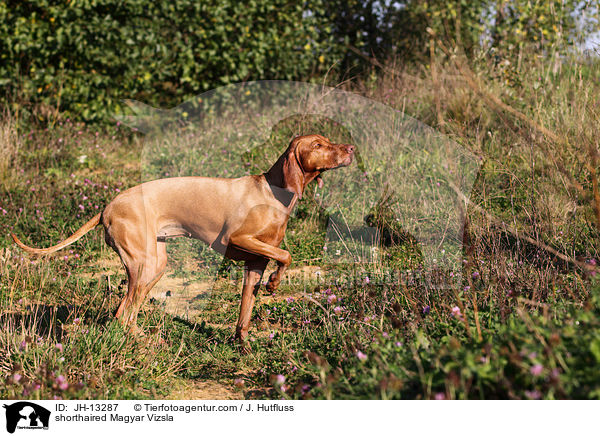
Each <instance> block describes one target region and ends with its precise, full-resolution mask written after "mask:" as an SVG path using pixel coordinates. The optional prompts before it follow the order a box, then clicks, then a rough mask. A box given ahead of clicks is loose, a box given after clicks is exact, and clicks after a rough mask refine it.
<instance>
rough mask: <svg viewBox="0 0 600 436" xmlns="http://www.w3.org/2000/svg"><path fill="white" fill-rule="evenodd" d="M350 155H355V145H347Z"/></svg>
mask: <svg viewBox="0 0 600 436" xmlns="http://www.w3.org/2000/svg"><path fill="white" fill-rule="evenodd" d="M345 147H346V151H347V152H348V153H354V145H345Z"/></svg>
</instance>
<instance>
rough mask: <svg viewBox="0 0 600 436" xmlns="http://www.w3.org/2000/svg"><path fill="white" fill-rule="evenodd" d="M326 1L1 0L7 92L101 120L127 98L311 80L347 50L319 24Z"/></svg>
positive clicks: (160, 100) (0, 91)
mask: <svg viewBox="0 0 600 436" xmlns="http://www.w3.org/2000/svg"><path fill="white" fill-rule="evenodd" d="M322 7H323V6H322V3H321V0H309V1H307V2H306V3H304V4H303V3H298V2H288V1H286V0H252V1H249V2H244V3H241V2H237V1H234V0H209V1H202V2H190V1H187V0H170V1H168V2H166V1H151V0H70V1H64V0H0V77H1V79H0V95H3V96H4V97H7V96H9V97H10V98H11V99H12V100H15V97H17V98H16V100H19V101H20V102H21V103H23V102H26V103H27V102H34V103H39V104H42V105H46V106H50V107H59V108H60V109H61V110H62V111H66V112H68V113H71V114H74V115H79V116H81V117H83V118H85V119H93V118H97V117H102V116H106V115H107V114H109V113H111V112H112V111H115V110H119V107H120V105H121V103H120V100H121V99H123V98H134V99H141V100H143V101H145V102H148V103H150V104H156V105H158V104H160V105H173V104H176V103H179V102H181V101H182V100H185V99H186V98H187V97H189V96H192V95H196V94H198V93H200V92H202V91H206V90H208V89H210V88H213V87H216V86H220V85H223V84H228V83H232V82H240V81H244V80H253V79H299V78H306V77H307V76H309V75H311V74H315V73H319V72H322V71H324V70H325V69H326V66H327V65H329V64H330V62H332V60H333V59H337V58H338V57H339V53H340V50H339V47H337V46H336V45H333V44H331V32H330V30H329V29H328V27H327V25H326V23H325V24H324V23H322V22H320V21H319V18H318V17H320V16H322V14H317V13H316V12H318V11H320V10H321V8H322ZM306 11H314V12H315V13H312V14H307V13H306ZM17 93H18V94H19V95H17V96H15V94H17Z"/></svg>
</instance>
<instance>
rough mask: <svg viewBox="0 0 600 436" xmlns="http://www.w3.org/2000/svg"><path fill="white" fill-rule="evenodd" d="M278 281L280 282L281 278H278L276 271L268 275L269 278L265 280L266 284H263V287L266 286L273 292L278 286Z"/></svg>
mask: <svg viewBox="0 0 600 436" xmlns="http://www.w3.org/2000/svg"><path fill="white" fill-rule="evenodd" d="M279 283H281V280H279V277H278V276H277V273H276V272H274V273H272V274H271V276H270V277H269V280H268V281H267V284H266V285H265V287H266V289H267V291H269V292H275V291H276V290H277V288H278V287H279Z"/></svg>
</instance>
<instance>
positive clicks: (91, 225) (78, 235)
mask: <svg viewBox="0 0 600 436" xmlns="http://www.w3.org/2000/svg"><path fill="white" fill-rule="evenodd" d="M100 217H102V212H100V213H99V214H98V215H96V216H95V217H94V218H92V219H91V220H89V221H88V222H87V223H85V224H84V225H83V226H81V228H80V229H79V230H77V231H76V232H75V233H73V234H72V235H71V236H69V237H68V238H67V239H65V240H64V241H62V242H59V243H58V244H56V245H54V246H52V247H48V248H34V247H29V246H27V245H25V244H23V243H22V242H21V240H20V239H19V238H17V237H16V236H15V234H14V233H11V234H10V236H12V238H13V240H14V241H15V242H16V244H17V245H18V246H19V247H21V248H22V249H23V250H25V251H27V252H28V253H32V254H49V253H54V252H55V251H58V250H60V249H62V248H65V247H66V246H67V245H70V244H72V243H73V242H75V241H77V240H78V239H79V238H81V237H82V236H83V235H85V234H86V233H87V232H89V231H90V230H92V229H93V228H95V227H97V226H98V225H100Z"/></svg>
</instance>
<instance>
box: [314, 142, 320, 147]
mask: <svg viewBox="0 0 600 436" xmlns="http://www.w3.org/2000/svg"><path fill="white" fill-rule="evenodd" d="M320 146H321V144H320V143H318V142H315V143H314V144H313V147H314V148H319V147H320Z"/></svg>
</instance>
